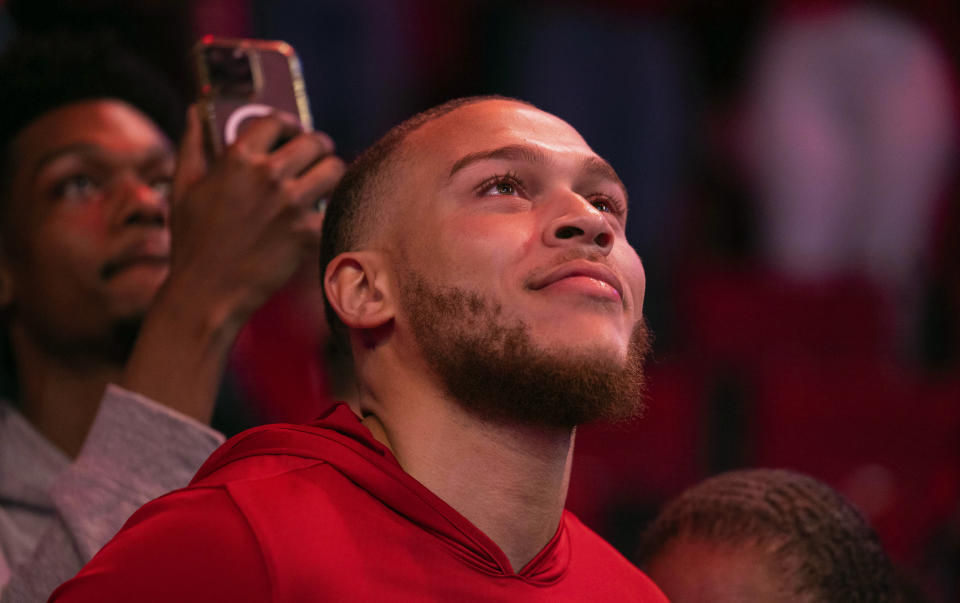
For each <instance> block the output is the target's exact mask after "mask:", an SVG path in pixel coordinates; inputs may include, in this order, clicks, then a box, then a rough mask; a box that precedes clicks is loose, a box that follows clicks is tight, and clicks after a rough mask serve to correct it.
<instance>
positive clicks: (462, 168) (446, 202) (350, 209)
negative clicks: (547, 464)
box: [321, 97, 648, 429]
mask: <svg viewBox="0 0 960 603" xmlns="http://www.w3.org/2000/svg"><path fill="white" fill-rule="evenodd" d="M626 212H627V194H626V190H625V189H624V186H623V184H622V182H621V181H620V179H619V178H618V177H617V174H616V172H615V171H614V170H613V168H612V167H611V166H610V164H609V163H607V162H606V161H605V160H603V159H602V158H601V157H600V156H598V155H597V154H596V153H595V152H594V151H593V150H592V149H591V148H590V147H589V145H587V143H586V142H585V141H584V139H583V138H582V137H581V136H580V134H579V133H578V132H577V131H576V130H575V129H574V128H573V127H572V126H570V125H569V124H568V123H566V122H564V121H563V120H561V119H559V118H557V117H556V116H554V115H551V114H549V113H546V112H544V111H541V110H539V109H537V108H536V107H534V106H532V105H530V104H528V103H525V102H522V101H517V100H514V99H508V98H501V97H471V98H465V99H458V100H454V101H450V102H448V103H445V104H443V105H440V106H438V107H435V108H433V109H430V110H428V111H426V112H424V113H421V114H419V115H417V116H414V117H413V118H411V119H409V120H407V121H406V122H404V123H402V124H400V125H399V126H397V127H395V128H394V129H393V130H391V131H390V132H389V133H388V134H387V135H386V136H385V137H384V138H382V139H381V140H380V141H378V142H377V143H376V144H375V145H374V146H373V147H371V148H370V149H369V150H368V151H367V152H366V153H364V154H363V155H362V156H361V157H360V158H359V159H358V160H357V161H355V162H354V164H353V165H352V166H351V167H350V169H349V171H348V172H347V174H346V175H345V176H344V178H343V180H342V181H341V183H340V186H339V187H338V189H337V191H336V192H335V193H334V195H333V197H332V199H331V202H330V204H329V206H328V208H327V214H326V218H325V222H324V231H323V235H322V251H321V267H322V269H323V270H324V288H325V296H326V301H327V314H328V320H329V321H330V323H331V326H332V329H333V331H334V333H335V335H337V336H339V337H340V338H342V340H344V341H346V342H348V345H349V347H350V349H351V350H352V353H353V356H354V361H355V365H356V375H357V381H358V387H359V392H360V393H359V402H358V405H359V408H357V409H355V410H358V411H359V412H360V414H362V415H364V416H367V415H370V414H374V415H377V416H379V417H380V418H381V419H382V420H388V419H392V418H393V417H395V416H396V414H397V412H398V410H399V408H398V407H400V406H402V407H403V410H401V411H400V412H403V413H407V412H411V410H412V407H413V406H414V405H415V404H417V402H415V400H420V399H424V398H433V399H437V398H438V396H436V395H433V394H435V393H438V392H439V398H441V399H443V400H447V401H451V404H450V405H451V406H454V407H456V408H457V409H459V410H458V411H460V412H464V413H466V414H467V415H469V416H471V417H473V418H477V419H480V420H482V421H484V422H492V423H499V424H520V425H527V426H533V427H545V428H555V429H569V428H571V427H573V426H575V425H577V424H580V423H583V422H586V421H590V420H593V419H600V418H607V419H618V418H623V417H627V416H631V415H633V414H635V413H636V412H637V411H638V410H639V406H640V404H641V402H640V401H641V395H640V391H641V389H642V371H641V360H642V359H643V357H644V356H645V354H646V352H647V349H648V345H647V334H646V329H645V327H644V321H643V318H642V314H641V309H642V304H643V295H644V287H645V277H644V272H643V267H642V265H641V262H640V258H639V257H638V256H637V253H636V251H635V250H634V249H633V247H631V245H630V244H629V242H628V241H627V239H626V236H625V233H624V226H625V223H626ZM396 398H403V399H404V402H403V404H401V405H397V404H395V403H391V400H392V399H396Z"/></svg>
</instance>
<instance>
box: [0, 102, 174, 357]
mask: <svg viewBox="0 0 960 603" xmlns="http://www.w3.org/2000/svg"><path fill="white" fill-rule="evenodd" d="M10 155H11V157H13V160H12V161H13V162H14V164H13V165H12V166H11V168H12V176H11V178H10V180H9V188H8V189H7V191H6V193H7V209H6V216H5V222H6V224H5V225H4V226H3V254H2V269H3V270H4V273H5V275H6V276H7V282H8V283H9V285H10V290H9V291H10V294H9V296H8V298H7V301H8V305H9V306H11V309H12V320H13V323H14V325H17V324H19V325H20V326H22V327H23V328H24V329H26V330H27V331H29V332H30V333H32V334H33V336H35V337H38V338H41V340H42V341H43V342H44V343H45V344H48V345H58V344H60V345H73V344H81V345H82V344H84V343H85V342H100V341H102V340H103V339H104V338H105V337H111V336H112V333H113V331H114V330H115V329H116V328H117V326H118V325H121V324H124V323H130V322H136V321H138V320H139V319H140V318H142V316H143V314H144V313H145V312H146V310H147V308H148V307H149V305H150V303H151V302H152V300H153V297H154V295H155V294H156V292H157V289H158V288H159V287H160V285H161V284H162V283H163V281H164V280H165V278H166V276H167V271H168V265H169V262H168V259H169V253H170V233H169V229H168V199H167V196H168V190H169V187H170V180H171V178H172V175H173V169H174V155H173V152H172V150H171V147H170V142H169V141H168V140H167V138H166V137H165V136H164V135H163V134H162V133H161V132H160V131H159V130H158V129H157V127H156V126H155V125H154V124H153V122H151V121H150V120H149V119H148V118H147V117H146V116H145V115H144V114H142V113H141V112H139V111H138V110H136V109H134V108H133V107H131V106H129V105H127V104H125V103H122V102H119V101H113V100H91V101H82V102H77V103H73V104H69V105H65V106H63V107H60V108H57V109H54V110H52V111H50V112H48V113H45V114H44V115H42V116H41V117H39V118H38V119H37V120H36V121H34V122H33V123H31V124H30V125H29V126H27V127H26V128H25V129H24V130H23V131H22V132H21V133H20V134H19V135H18V136H17V138H16V139H15V140H14V142H13V148H12V152H11V154H10Z"/></svg>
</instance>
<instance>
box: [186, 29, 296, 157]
mask: <svg viewBox="0 0 960 603" xmlns="http://www.w3.org/2000/svg"><path fill="white" fill-rule="evenodd" d="M194 58H195V60H196V73H197V83H198V90H199V94H200V96H199V107H200V113H201V115H202V117H203V121H204V123H205V130H206V141H207V147H208V148H207V150H208V152H209V153H211V154H213V155H216V154H219V153H221V152H222V151H223V149H224V148H225V147H227V146H229V145H230V144H231V143H232V142H233V141H234V140H236V138H237V135H238V134H239V133H240V132H241V130H242V128H243V124H244V122H245V121H247V120H248V119H250V118H252V117H260V116H263V115H269V114H271V113H274V112H283V113H286V114H288V116H290V117H292V118H293V119H295V120H296V121H297V122H298V123H299V125H300V128H301V130H303V131H306V132H309V131H312V130H313V120H312V119H311V118H310V106H309V103H308V101H307V89H306V85H305V84H304V82H303V74H302V72H301V70H300V59H299V58H298V57H297V53H296V52H295V51H294V50H293V47H292V46H290V45H289V44H287V43H286V42H281V41H278V40H251V39H234V38H218V37H215V36H209V35H208V36H204V37H203V38H201V39H200V41H199V42H197V44H196V46H195V47H194Z"/></svg>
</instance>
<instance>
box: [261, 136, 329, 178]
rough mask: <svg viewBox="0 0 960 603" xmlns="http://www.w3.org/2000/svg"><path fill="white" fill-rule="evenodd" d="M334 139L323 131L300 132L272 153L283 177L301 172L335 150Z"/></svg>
mask: <svg viewBox="0 0 960 603" xmlns="http://www.w3.org/2000/svg"><path fill="white" fill-rule="evenodd" d="M333 149H334V144H333V139H331V138H330V137H329V136H327V135H326V134H324V133H323V132H311V133H305V134H300V135H299V136H297V137H296V138H294V139H293V140H291V141H290V142H288V143H286V144H284V145H283V146H282V147H280V148H279V149H277V150H276V151H274V152H273V153H271V154H270V161H271V162H273V163H276V164H277V166H278V173H279V174H280V175H281V177H282V178H290V177H293V176H297V175H299V174H301V173H302V172H303V171H304V170H306V169H307V168H309V167H310V166H311V165H313V164H314V163H316V162H317V161H320V160H321V159H322V158H323V157H324V156H326V155H329V154H330V153H332V152H333Z"/></svg>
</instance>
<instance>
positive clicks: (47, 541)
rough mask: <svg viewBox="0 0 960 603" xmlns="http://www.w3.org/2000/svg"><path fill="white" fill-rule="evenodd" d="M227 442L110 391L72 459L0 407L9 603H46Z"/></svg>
mask: <svg viewBox="0 0 960 603" xmlns="http://www.w3.org/2000/svg"><path fill="white" fill-rule="evenodd" d="M223 439H224V438H223V436H222V435H221V434H220V433H218V432H217V431H214V430H213V429H211V428H210V427H208V426H206V425H203V424H201V423H199V422H198V421H195V420H193V419H191V418H189V417H186V416H184V415H182V414H180V413H178V412H176V411H173V410H171V409H169V408H167V407H166V406H162V405H160V404H157V403H156V402H154V401H152V400H150V399H148V398H146V397H144V396H141V395H139V394H135V393H133V392H130V391H127V390H125V389H123V388H121V387H118V386H115V385H111V386H109V387H108V388H107V391H106V393H105V394H104V397H103V401H102V402H101V404H100V410H99V411H98V414H97V417H96V419H95V420H94V423H93V426H92V427H91V429H90V433H89V434H88V436H87V439H86V441H85V442H84V445H83V449H82V450H81V451H80V454H79V456H78V457H77V458H76V460H74V461H72V462H71V460H70V459H69V458H68V457H67V456H66V455H64V454H63V453H62V452H61V451H60V450H59V449H57V448H56V447H54V445H53V444H51V443H50V442H49V441H47V440H46V439H45V438H44V437H43V436H42V435H40V434H39V433H38V432H37V431H36V430H35V429H34V428H33V427H32V426H31V425H30V423H28V422H27V420H26V419H25V418H24V417H23V416H22V415H21V414H20V413H18V412H17V411H16V410H15V409H14V408H13V407H12V406H11V405H10V404H8V403H6V402H3V401H0V593H2V600H3V603H22V602H32V601H46V600H47V598H48V597H49V596H50V593H51V592H53V590H54V589H55V588H56V587H57V586H59V585H60V583H62V582H64V581H65V580H67V579H69V578H71V577H73V575H74V574H76V573H77V572H78V571H79V570H80V568H81V567H82V566H83V565H84V564H85V563H86V562H87V561H89V560H90V558H91V557H92V556H93V555H94V553H96V552H97V551H98V550H99V549H100V547H102V546H103V545H104V544H106V542H107V541H108V540H109V539H110V538H112V537H113V535H114V534H115V533H116V532H117V530H119V529H120V527H121V526H122V525H123V523H124V522H125V521H126V520H127V518H128V517H130V515H132V514H133V512H134V511H136V510H137V509H138V508H139V507H140V506H141V505H143V504H144V503H145V502H147V501H149V500H152V499H154V498H156V497H158V496H160V495H161V494H164V493H166V492H169V491H171V490H175V489H177V488H181V487H183V486H186V485H187V483H188V482H189V481H190V478H192V477H193V474H194V473H195V472H196V470H197V469H198V468H199V467H200V465H201V464H202V463H203V461H204V460H205V459H206V458H207V457H208V456H209V455H210V453H211V452H213V451H214V450H215V449H216V448H217V446H219V445H220V444H221V443H222V442H223ZM4 587H5V588H4Z"/></svg>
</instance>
